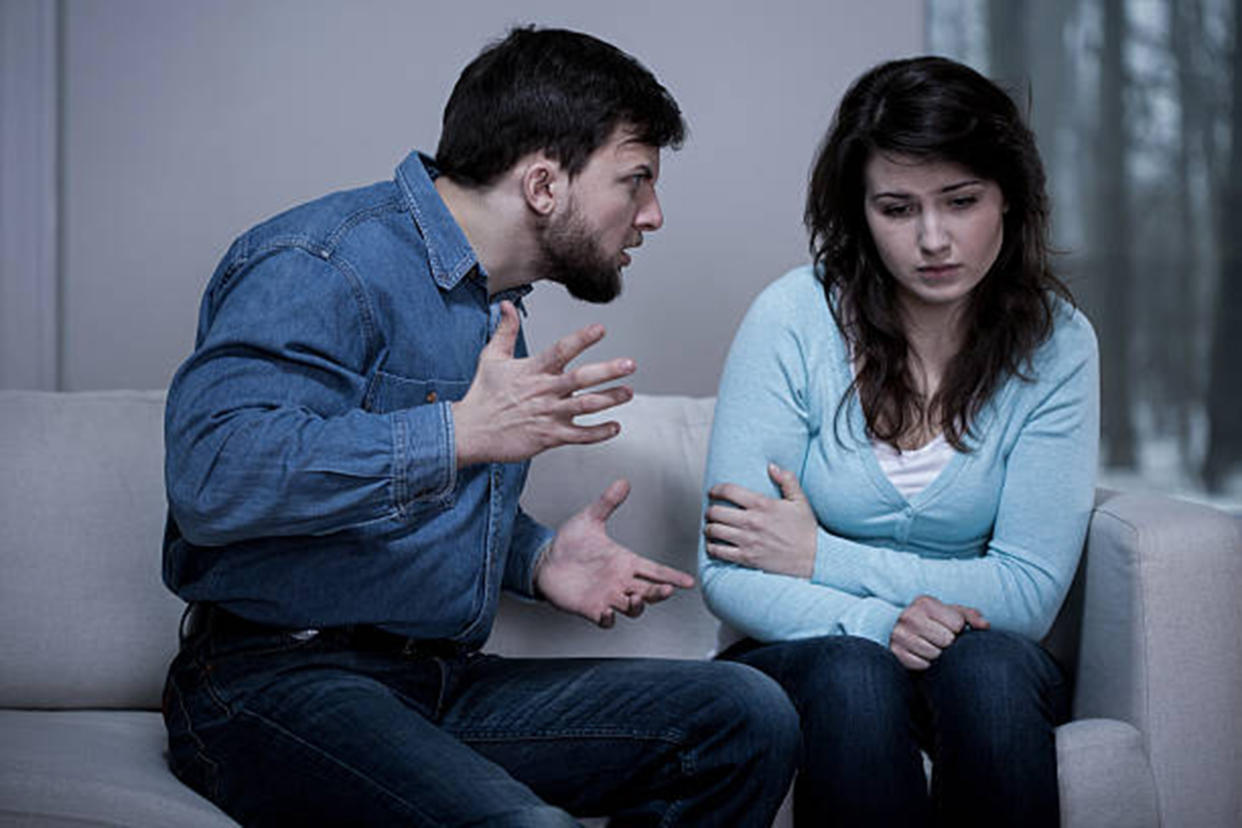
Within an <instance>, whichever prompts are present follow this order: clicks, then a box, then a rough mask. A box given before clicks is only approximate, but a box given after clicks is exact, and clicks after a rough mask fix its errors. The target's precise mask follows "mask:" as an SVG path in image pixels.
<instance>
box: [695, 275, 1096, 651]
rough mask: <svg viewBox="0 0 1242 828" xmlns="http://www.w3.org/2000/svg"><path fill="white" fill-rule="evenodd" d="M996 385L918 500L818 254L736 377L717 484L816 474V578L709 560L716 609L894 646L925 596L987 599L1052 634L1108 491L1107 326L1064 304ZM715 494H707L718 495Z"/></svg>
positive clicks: (1000, 623) (711, 464)
mask: <svg viewBox="0 0 1242 828" xmlns="http://www.w3.org/2000/svg"><path fill="white" fill-rule="evenodd" d="M1024 372H1025V373H1026V374H1027V376H1029V377H1033V378H1034V379H1033V381H1025V380H1023V379H1021V378H1019V377H1010V378H1009V379H1008V380H1007V381H1005V382H1004V383H1003V384H1002V385H1001V386H1000V387H999V388H998V390H997V391H996V392H995V394H994V395H993V398H992V400H991V401H989V403H988V404H987V405H986V406H985V407H984V409H983V411H982V413H981V414H980V416H979V417H978V419H977V420H976V422H975V423H974V435H975V436H974V437H973V438H967V441H966V442H967V445H968V447H969V448H970V449H971V450H970V452H969V453H960V452H955V453H954V455H953V458H952V460H950V462H949V464H948V465H947V466H946V467H945V468H944V470H943V471H942V472H941V473H940V475H939V476H938V477H937V478H936V479H935V480H933V481H932V482H931V483H930V484H928V486H927V488H925V489H924V490H923V491H921V492H919V493H918V494H917V495H915V496H913V497H911V498H910V499H909V500H907V499H906V498H904V497H902V495H901V494H900V493H898V491H897V490H896V489H895V488H894V487H893V485H892V484H891V483H890V482H889V480H888V478H887V477H886V476H885V475H884V472H883V471H881V469H880V466H879V463H878V461H877V460H876V457H875V454H874V451H873V449H872V448H871V445H870V443H869V442H868V441H867V438H866V436H865V432H864V419H863V413H862V408H861V406H860V405H859V402H858V396H857V394H851V395H850V396H849V398H848V399H847V401H846V403H845V405H844V406H843V407H842V408H841V411H840V415H839V416H838V404H839V403H840V401H841V399H842V395H843V394H844V393H845V391H846V389H847V388H848V386H849V384H850V382H851V380H852V377H853V373H852V368H851V365H850V360H849V356H848V351H847V346H846V343H845V340H844V338H843V337H842V335H841V333H840V331H839V330H838V328H837V325H836V323H835V322H834V321H833V319H832V316H831V314H830V312H829V309H828V305H827V302H826V300H825V298H824V291H823V287H822V285H821V284H820V282H819V281H818V280H817V279H816V278H815V275H814V273H813V271H812V269H811V268H810V267H801V268H798V269H796V270H793V271H791V272H790V273H788V274H786V275H785V276H783V277H782V278H780V279H778V280H777V281H776V282H773V283H772V284H771V285H769V286H768V287H767V288H766V289H765V290H764V291H763V292H762V293H761V294H760V295H759V297H758V298H757V299H756V300H755V302H754V304H753V305H752V306H751V308H750V310H749V311H748V313H747V314H746V317H745V319H744V320H743V322H742V325H741V327H740V328H739V329H738V332H737V335H736V337H735V338H734V340H733V346H732V348H731V349H730V351H729V357H728V360H727V362H726V364H725V369H724V373H723V375H722V377H721V382H720V392H719V396H718V400H717V403H716V415H715V420H714V423H713V426H712V437H711V446H710V449H709V452H708V459H707V470H706V474H705V476H704V492H706V491H707V489H709V488H711V487H712V486H713V485H715V484H717V483H724V482H733V483H738V484H740V485H742V486H745V487H746V488H748V489H752V490H754V491H757V492H761V493H763V494H766V495H768V496H771V497H778V496H779V493H778V491H777V489H776V487H775V485H774V484H773V483H772V481H771V480H770V478H769V477H768V474H767V464H768V462H769V461H771V462H774V463H776V464H777V465H779V466H782V467H784V468H786V469H791V470H793V471H795V472H796V473H797V474H798V477H799V480H800V481H801V483H802V487H803V489H804V490H805V491H806V494H807V497H808V498H809V500H810V503H811V506H812V508H813V509H814V511H815V514H816V517H817V518H818V520H819V525H820V528H819V538H818V549H817V551H816V555H815V565H814V572H813V574H812V576H811V578H810V579H809V580H807V579H804V578H795V577H790V576H786V575H777V574H772V573H768V572H763V571H760V570H756V569H748V568H745V567H742V566H739V565H736V564H731V563H726V562H723V561H719V560H715V559H710V558H708V557H707V555H706V553H705V551H704V546H703V542H702V540H700V544H699V573H700V577H701V580H702V586H703V594H704V597H705V599H706V601H707V604H708V606H709V607H710V609H711V610H712V612H714V613H715V614H716V615H717V616H719V617H720V618H721V619H722V620H724V621H725V622H726V624H727V625H729V626H730V627H732V628H733V629H734V630H736V631H737V632H739V633H741V634H743V635H748V636H751V637H753V638H756V639H758V640H760V641H779V640H788V639H796V638H808V637H811V636H818V635H831V634H844V635H856V636H862V637H864V638H869V639H871V640H873V641H875V642H877V643H879V644H882V645H884V646H887V645H888V639H889V635H890V634H891V633H892V630H893V626H894V624H895V623H896V621H897V617H898V615H899V614H900V613H901V611H902V609H903V608H904V607H906V606H907V605H908V604H910V602H912V601H913V600H914V599H915V598H917V597H918V596H919V595H924V594H926V595H931V596H934V597H936V598H938V599H940V600H941V601H944V602H946V603H951V604H965V605H967V606H972V607H975V608H977V609H978V610H980V611H981V612H982V613H983V615H984V617H985V618H987V619H988V620H989V621H990V622H991V623H992V626H993V628H994V629H1001V630H1009V631H1012V632H1016V633H1020V634H1022V635H1025V636H1027V637H1029V638H1031V639H1035V640H1039V639H1040V638H1042V637H1043V636H1044V635H1045V634H1046V633H1047V631H1048V628H1049V627H1050V626H1051V624H1052V621H1053V618H1054V617H1055V616H1056V613H1057V610H1058V609H1059V608H1060V606H1061V602H1062V600H1063V599H1064V598H1065V594H1066V592H1067V590H1068V589H1069V585H1070V581H1071V580H1072V578H1073V575H1074V570H1075V568H1076V567H1077V564H1078V559H1079V556H1080V553H1081V551H1082V546H1083V540H1084V536H1085V534H1086V530H1087V521H1088V518H1089V517H1090V514H1091V508H1092V503H1093V499H1094V490H1095V473H1096V460H1097V454H1098V442H1099V439H1098V434H1099V368H1098V354H1097V347H1096V340H1095V333H1094V331H1093V330H1092V328H1091V324H1090V323H1089V322H1088V321H1087V319H1086V317H1084V316H1083V315H1082V314H1081V313H1079V312H1077V311H1076V310H1074V309H1073V308H1072V307H1070V306H1069V305H1068V304H1066V303H1064V302H1061V301H1060V300H1057V304H1056V321H1055V330H1054V333H1053V335H1052V336H1051V338H1050V339H1049V340H1048V341H1047V342H1045V343H1044V344H1043V345H1042V346H1041V347H1040V348H1039V349H1038V351H1037V352H1036V353H1035V354H1034V356H1033V359H1032V361H1031V363H1030V365H1029V366H1027V367H1026V368H1025V369H1024ZM704 505H706V494H705V495H704Z"/></svg>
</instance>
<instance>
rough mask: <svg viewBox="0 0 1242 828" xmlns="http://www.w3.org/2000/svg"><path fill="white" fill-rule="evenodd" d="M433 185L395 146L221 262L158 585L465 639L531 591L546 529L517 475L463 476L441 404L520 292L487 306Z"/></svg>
mask: <svg viewBox="0 0 1242 828" xmlns="http://www.w3.org/2000/svg"><path fill="white" fill-rule="evenodd" d="M435 175H436V171H435V169H434V166H433V165H432V164H431V161H430V159H427V158H426V157H424V156H421V155H419V154H417V153H411V154H410V156H409V157H408V158H406V160H405V161H404V162H402V164H401V166H400V167H398V168H397V173H396V179H395V180H394V181H390V182H383V183H379V184H375V185H372V186H370V187H365V188H362V189H358V190H352V191H348V192H342V193H335V194H332V195H329V196H326V197H324V198H322V199H319V200H317V201H314V202H311V203H309V204H305V205H303V206H300V207H296V208H294V209H292V210H290V211H288V212H286V213H283V214H281V215H279V216H276V217H275V218H273V219H271V220H269V221H267V222H265V223H263V224H261V225H259V226H258V227H255V228H254V229H252V230H250V231H249V232H247V233H246V234H245V235H243V236H242V237H241V238H239V239H238V240H237V241H236V242H234V244H233V246H232V247H231V248H230V249H229V251H228V253H227V254H226V255H225V257H224V260H223V261H222V262H221V263H220V265H219V267H218V268H217V269H216V272H215V274H214V275H213V276H212V279H211V282H210V284H209V285H208V287H207V290H206V293H205V295H204V296H203V303H202V308H201V311H200V315H199V325H198V336H197V340H196V344H195V349H194V353H193V354H192V355H191V356H190V358H189V359H188V360H187V361H186V362H185V364H184V365H182V366H181V368H180V370H179V371H178V372H177V374H176V376H175V377H174V378H173V381H172V385H171V387H170V389H169V393H168V408H167V412H166V415H165V441H166V448H165V450H166V461H165V475H166V484H167V487H168V500H169V518H168V525H167V530H166V536H165V541H164V580H165V582H166V583H167V584H168V586H169V587H170V588H171V589H172V590H173V591H174V592H176V593H177V594H178V595H180V596H181V597H182V598H184V599H186V600H188V601H212V602H217V603H219V604H220V605H221V606H223V607H225V608H226V609H228V610H230V611H232V612H234V613H236V614H238V615H241V616H243V617H245V618H249V619H251V620H253V621H258V622H261V623H267V624H273V625H278V626H282V627H291V628H310V627H315V628H321V627H332V626H338V625H346V624H378V625H382V626H383V627H384V628H386V629H389V630H391V631H393V632H397V633H400V634H403V635H408V636H413V637H418V638H426V639H450V640H454V641H458V642H463V643H466V644H469V645H475V646H477V645H481V644H482V643H483V641H484V640H485V639H486V638H487V635H488V632H489V631H490V628H491V624H492V620H493V618H494V617H495V613H496V602H497V599H498V595H499V589H500V587H501V586H502V585H503V586H504V587H506V588H509V589H511V590H514V591H516V592H518V593H520V594H524V595H526V596H530V595H531V594H532V593H533V584H532V576H533V567H534V562H535V559H536V557H537V556H538V554H539V551H540V550H541V549H542V547H543V546H544V545H545V544H546V543H548V542H549V541H550V540H551V538H552V532H551V531H550V530H548V529H547V528H545V527H543V526H540V525H539V524H537V523H536V522H535V521H533V520H532V519H530V518H529V517H527V516H526V515H525V514H524V513H523V512H522V511H521V510H520V509H519V507H518V496H519V495H520V493H521V490H522V485H523V483H524V482H525V479H526V470H527V465H528V464H527V463H491V464H478V465H473V466H469V467H467V468H464V469H461V470H458V469H457V466H456V453H455V450H454V435H453V417H452V414H451V412H450V409H449V403H450V402H451V401H454V400H459V399H461V398H462V396H463V395H464V394H465V393H466V390H467V389H468V388H469V387H470V382H471V379H472V378H473V377H474V372H475V367H476V363H477V360H478V356H479V351H480V350H481V349H482V348H483V346H484V344H485V343H486V342H487V340H488V338H489V337H490V336H491V333H492V331H493V330H494V329H495V325H496V323H497V322H498V321H499V318H500V317H499V302H500V300H501V299H506V298H507V299H510V300H512V301H514V302H515V303H516V304H518V306H519V307H520V306H521V297H522V296H523V295H525V293H526V292H527V291H529V290H530V288H529V287H525V288H522V289H519V290H515V291H508V292H506V293H504V294H499V295H497V296H493V297H490V299H489V297H488V295H487V287H486V285H487V281H486V275H485V274H484V273H483V270H482V267H481V265H480V264H479V262H478V259H477V258H476V257H475V254H474V252H473V251H472V250H471V248H470V245H469V243H468V242H467V241H466V237H465V235H464V233H463V232H462V230H461V228H460V227H458V225H457V223H456V222H455V221H454V219H453V217H452V215H451V214H450V213H449V211H448V209H447V207H446V206H445V204H444V202H443V201H442V200H441V199H440V196H439V194H438V193H437V192H436V189H435V186H434V185H433V183H432V179H433V177H434V176H435ZM517 353H518V355H519V356H524V355H525V353H526V346H525V342H524V341H523V340H522V339H521V338H520V337H519V341H518V346H517Z"/></svg>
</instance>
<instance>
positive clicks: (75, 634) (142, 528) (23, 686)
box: [0, 391, 1081, 709]
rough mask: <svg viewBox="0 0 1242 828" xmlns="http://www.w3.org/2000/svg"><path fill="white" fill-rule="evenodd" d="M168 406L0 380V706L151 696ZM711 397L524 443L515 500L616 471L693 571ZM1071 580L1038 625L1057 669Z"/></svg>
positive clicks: (584, 489)
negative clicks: (554, 439)
mask: <svg viewBox="0 0 1242 828" xmlns="http://www.w3.org/2000/svg"><path fill="white" fill-rule="evenodd" d="M163 404H164V395H163V393H162V392H157V391H146V392H143V391H106V392H78V393H68V394H66V393H47V392H30V391H0V630H2V631H3V633H2V634H0V706H3V707H31V708H81V707H95V708H147V709H155V708H157V707H158V705H159V698H160V692H161V688H162V685H163V677H164V671H165V669H166V668H167V664H168V661H169V660H170V659H171V658H172V656H173V654H174V652H175V650H176V646H177V625H178V621H179V619H180V615H181V612H182V609H183V604H182V602H181V601H180V599H178V598H177V597H175V596H174V595H172V594H171V593H170V592H169V591H168V590H167V589H166V588H165V587H164V586H163V584H162V582H161V580H160V544H161V540H162V538H163V527H164V512H165V497H164V484H163ZM713 405H714V399H712V398H690V397H675V396H647V395H638V396H636V397H635V398H634V399H633V400H632V401H631V402H630V403H628V404H627V405H625V406H622V407H621V408H620V409H617V410H616V412H615V414H613V415H612V416H614V417H615V419H617V420H618V421H620V423H621V425H622V431H621V434H620V435H619V436H618V437H617V438H615V439H613V440H610V441H608V442H606V443H601V444H598V445H594V446H566V447H563V448H559V449H554V450H552V451H550V452H546V453H544V454H542V455H540V456H539V457H536V458H535V460H534V462H533V463H532V464H531V472H530V477H529V480H528V482H527V486H526V491H525V493H524V495H523V500H522V502H523V506H524V508H526V510H527V511H528V512H529V513H530V514H532V515H533V516H534V517H536V518H537V519H539V520H541V521H543V522H545V523H547V524H548V525H551V526H557V525H559V524H560V523H561V522H563V521H564V520H565V519H566V518H567V517H569V516H570V515H571V514H573V513H574V512H575V511H577V510H578V509H580V508H582V507H583V506H584V505H586V504H587V503H589V502H591V501H592V500H594V499H595V498H597V497H598V496H599V495H600V493H602V492H603V490H604V489H605V488H606V487H607V486H608V484H609V483H610V482H612V480H614V479H616V478H617V477H626V478H627V479H629V481H630V483H631V484H632V491H631V494H630V496H629V499H628V500H627V501H626V502H625V503H624V504H622V505H621V507H620V508H619V509H618V510H617V512H616V513H615V514H614V515H613V517H612V519H611V520H610V521H609V528H610V531H611V534H612V536H613V537H614V538H615V539H616V540H617V541H619V542H620V543H623V544H625V545H627V546H629V547H630V548H631V549H633V550H635V551H636V552H639V553H641V554H643V555H646V556H648V557H650V558H653V559H655V560H657V561H660V562H662V563H666V564H668V565H670V566H675V567H677V568H679V569H682V570H684V571H686V572H689V573H691V574H694V572H695V567H696V555H697V548H698V537H699V534H698V533H699V529H700V509H701V503H700V497H701V495H700V486H701V479H702V474H703V466H704V462H705V458H706V453H707V442H708V437H709V436H710V430H711V419H712V409H713ZM1078 593H1079V590H1078V589H1076V590H1075V591H1074V593H1072V594H1071V598H1070V600H1069V601H1068V602H1067V606H1066V609H1065V611H1063V612H1062V617H1061V619H1059V621H1058V624H1057V626H1056V627H1055V628H1054V631H1053V635H1051V636H1050V639H1049V643H1050V644H1051V645H1053V647H1054V651H1056V652H1058V654H1059V655H1062V656H1063V658H1064V663H1066V664H1067V666H1068V665H1073V664H1074V661H1075V659H1074V657H1073V656H1074V651H1075V650H1076V648H1077V642H1078V637H1079V631H1078V626H1079V616H1080V610H1079V607H1078V606H1077V605H1080V603H1081V600H1080V598H1077V594H1078ZM1076 599H1077V600H1076ZM717 630H718V623H717V621H716V620H715V618H713V617H712V616H711V614H710V613H709V612H708V611H707V609H706V607H705V606H704V604H703V601H702V597H701V595H700V593H699V591H698V589H694V590H690V591H685V592H681V593H678V594H677V595H674V596H673V597H672V598H670V599H669V600H668V601H666V602H664V603H662V604H659V605H656V606H654V607H651V608H649V609H648V610H647V611H646V612H645V613H644V615H643V617H642V618H640V619H637V620H631V619H627V618H624V617H620V618H618V621H617V625H616V626H615V627H614V628H613V629H611V630H601V629H598V628H596V627H595V626H593V625H592V624H590V623H588V622H587V621H585V620H583V619H581V618H577V617H574V616H570V615H566V614H564V613H560V612H558V611H556V610H554V609H552V608H551V607H549V606H547V605H544V604H533V603H526V602H522V601H518V600H515V599H510V598H507V597H506V598H505V599H504V601H503V604H502V607H501V613H500V618H499V620H498V622H497V625H496V628H495V630H494V632H493V635H492V638H491V639H490V640H489V642H488V645H487V649H488V650H491V651H494V652H499V653H503V654H507V655H524V656H551V655H557V656H564V655H580V656H602V655H646V656H659V657H677V658H702V657H704V656H706V655H707V654H708V653H710V652H711V651H712V650H713V649H714V648H715V646H716V640H717Z"/></svg>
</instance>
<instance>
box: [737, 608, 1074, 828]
mask: <svg viewBox="0 0 1242 828" xmlns="http://www.w3.org/2000/svg"><path fill="white" fill-rule="evenodd" d="M722 657H723V658H726V659H731V660H736V661H740V662H742V663H745V664H750V665H752V666H754V667H757V668H759V669H760V670H763V671H764V672H765V673H767V674H768V675H770V676H772V677H774V678H775V679H777V681H779V682H781V684H782V685H783V686H784V687H785V689H786V691H787V692H788V693H789V696H790V698H791V699H793V702H794V704H795V706H796V707H797V708H798V712H799V713H800V715H801V717H802V737H803V750H804V757H803V760H802V762H801V764H800V766H799V771H798V773H799V776H798V781H797V783H796V786H795V791H794V820H795V822H796V823H797V824H798V825H815V826H826V825H850V826H853V825H868V826H870V825H875V826H880V825H884V826H918V825H944V826H953V827H954V828H965V826H972V825H981V826H982V825H987V826H999V825H1004V826H1024V825H1031V826H1037V825H1038V826H1049V827H1050V828H1053V827H1054V826H1056V825H1057V824H1058V811H1059V800H1058V795H1057V757H1056V742H1055V738H1054V733H1053V731H1054V729H1055V727H1056V725H1057V724H1059V723H1061V722H1064V721H1065V720H1066V718H1067V717H1068V713H1069V694H1068V690H1067V688H1066V685H1065V681H1064V679H1063V676H1062V673H1061V670H1060V668H1058V667H1057V665H1056V662H1054V661H1053V659H1052V657H1051V656H1049V655H1048V654H1047V653H1046V652H1045V651H1044V650H1043V649H1042V648H1041V647H1040V646H1039V645H1038V644H1036V643H1034V642H1032V641H1029V640H1027V639H1025V638H1023V637H1021V636H1017V635H1012V634H1009V633H1004V632H996V631H987V630H983V631H981V630H971V631H968V632H966V633H963V634H962V635H960V636H958V638H957V639H956V640H955V641H954V642H953V644H951V645H950V646H949V647H948V648H946V649H945V650H944V651H943V652H942V653H941V655H940V657H939V658H937V659H936V660H935V661H933V662H932V666H931V667H930V668H928V669H927V670H925V671H910V670H906V669H905V668H903V667H902V666H901V664H900V662H898V661H897V658H896V657H895V656H894V655H893V654H892V653H891V652H889V651H888V649H887V648H885V647H881V646H880V645H879V644H876V643H875V642H873V641H870V640H867V639H863V638H856V637H852V636H827V637H824V638H813V639H807V640H803V641H788V642H781V643H775V644H763V645H760V644H756V643H755V642H753V641H749V640H747V641H743V642H739V643H738V644H736V645H734V647H733V648H731V649H730V650H728V651H727V652H726V653H724V654H723V656H722ZM920 748H922V749H924V750H926V751H927V753H928V754H929V755H930V756H931V758H932V763H933V773H932V784H931V795H930V797H929V795H928V790H927V779H926V777H925V776H924V774H923V759H922V755H921V753H920Z"/></svg>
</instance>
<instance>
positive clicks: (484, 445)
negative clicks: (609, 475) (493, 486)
mask: <svg viewBox="0 0 1242 828" xmlns="http://www.w3.org/2000/svg"><path fill="white" fill-rule="evenodd" d="M500 313H501V318H500V322H499V323H497V325H496V331H495V333H493V334H492V338H491V341H489V342H488V343H487V345H486V346H485V347H484V348H483V351H482V352H481V353H480V354H479V364H478V368H477V369H476V370H475V374H474V381H473V382H471V383H470V389H469V390H468V391H467V392H466V396H465V397H463V398H462V399H461V400H460V401H459V402H455V403H453V406H452V410H453V430H454V433H455V439H454V442H455V447H456V450H457V467H458V468H464V467H465V466H468V465H471V464H472V463H488V462H513V461H516V460H526V459H528V458H530V457H533V456H534V455H536V454H538V453H539V452H541V451H544V450H545V449H550V448H553V447H555V446H561V445H565V444H567V443H598V442H601V441H603V440H607V439H609V438H612V437H615V436H617V434H618V433H619V432H620V431H621V426H620V425H619V424H618V423H616V422H611V421H610V422H606V423H600V424H598V425H590V426H580V425H575V424H574V421H573V420H574V417H577V416H579V415H582V414H593V413H595V412H597V411H603V410H605V409H608V408H612V407H613V406H615V405H620V404H621V403H624V402H628V401H629V400H630V398H631V397H633V396H634V392H633V390H632V389H631V388H629V387H628V386H624V385H619V386H614V387H612V388H604V389H600V390H596V391H590V392H587V393H583V394H578V393H576V392H578V391H582V390H583V389H586V388H591V387H593V386H597V385H600V384H602V383H606V382H611V381H613V380H615V379H620V378H621V377H624V376H628V375H629V374H632V373H634V360H632V359H628V358H623V359H614V360H611V361H609V362H596V363H591V364H588V365H582V366H580V367H578V368H575V369H573V370H572V371H568V372H567V371H565V366H566V365H568V364H569V363H570V362H571V361H572V360H573V359H574V358H575V357H576V356H578V355H579V354H581V353H582V352H583V351H585V350H586V349H587V348H589V347H591V346H592V345H594V344H595V343H596V342H599V341H600V340H601V339H603V338H604V327H603V326H602V325H588V326H587V327H585V328H582V329H581V330H578V331H575V332H574V333H571V334H569V335H568V336H566V337H563V338H561V339H559V340H558V341H557V342H556V343H555V344H553V345H552V347H550V348H548V349H547V350H546V351H544V352H543V353H541V354H538V355H536V356H532V357H527V358H525V359H515V358H514V356H513V347H514V344H515V343H516V342H517V336H518V328H519V323H518V317H517V310H516V309H515V308H514V307H513V303H511V302H508V301H505V302H501V303H500Z"/></svg>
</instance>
